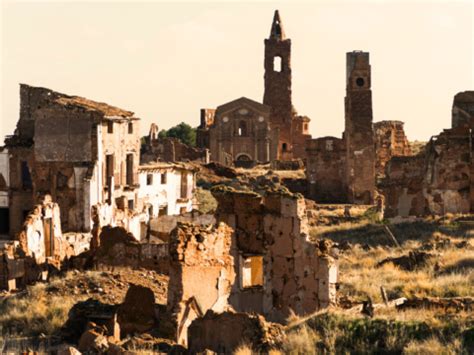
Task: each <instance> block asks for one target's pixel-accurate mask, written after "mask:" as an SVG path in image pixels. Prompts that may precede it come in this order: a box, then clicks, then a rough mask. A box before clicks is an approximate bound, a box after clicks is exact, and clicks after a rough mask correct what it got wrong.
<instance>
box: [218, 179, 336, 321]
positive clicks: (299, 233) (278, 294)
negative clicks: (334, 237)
mask: <svg viewBox="0 0 474 355" xmlns="http://www.w3.org/2000/svg"><path fill="white" fill-rule="evenodd" d="M213 195H214V197H215V198H216V199H217V201H218V203H219V206H218V208H217V214H216V218H217V221H221V222H224V223H226V224H228V225H229V226H230V227H232V229H233V230H234V234H235V240H236V245H235V248H233V249H232V255H233V256H234V259H235V260H236V262H235V273H236V275H237V279H236V282H235V283H234V285H233V288H232V295H231V297H230V304H231V305H232V306H233V307H234V308H235V309H236V310H237V311H240V312H257V313H260V314H263V315H265V317H266V318H267V319H270V320H274V321H279V322H283V321H284V320H285V319H286V318H287V317H288V315H289V314H290V312H291V311H294V312H295V313H296V314H298V315H305V314H309V313H312V312H315V311H317V310H319V309H322V308H324V307H327V306H328V305H329V304H331V303H334V302H335V296H336V295H335V292H336V283H337V262H336V260H334V259H333V258H332V257H330V256H328V255H326V254H322V253H321V252H320V250H319V249H318V247H317V246H316V245H315V244H312V243H310V242H309V241H308V240H307V237H308V224H307V219H306V207H305V201H304V198H303V197H302V196H300V195H295V194H292V193H289V192H288V191H285V190H278V191H268V192H267V194H266V195H265V196H262V195H259V194H257V193H253V192H247V191H235V190H233V189H231V188H226V187H219V188H215V189H214V190H213ZM259 262H260V264H259ZM254 263H255V264H254ZM249 266H250V267H251V270H250V273H251V274H252V280H251V283H250V284H248V283H247V284H246V282H247V281H246V277H247V276H246V274H248V272H249V270H248V267H249ZM254 272H255V275H256V276H258V275H259V277H260V278H261V279H260V280H258V278H259V277H256V278H255V280H256V281H255V280H254ZM290 310H291V311H290Z"/></svg>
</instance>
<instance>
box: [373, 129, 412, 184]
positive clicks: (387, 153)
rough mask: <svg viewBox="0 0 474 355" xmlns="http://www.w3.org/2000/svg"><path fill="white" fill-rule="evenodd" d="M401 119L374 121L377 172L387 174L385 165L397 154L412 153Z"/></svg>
mask: <svg viewBox="0 0 474 355" xmlns="http://www.w3.org/2000/svg"><path fill="white" fill-rule="evenodd" d="M403 125H404V123H403V122H401V121H381V122H376V123H374V140H375V154H376V157H375V173H376V175H377V176H384V175H385V165H386V164H387V162H388V161H389V160H390V159H391V158H392V157H396V156H409V155H411V149H410V144H409V143H408V139H407V137H406V135H405V131H404V129H403Z"/></svg>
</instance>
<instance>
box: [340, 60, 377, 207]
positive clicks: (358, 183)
mask: <svg viewBox="0 0 474 355" xmlns="http://www.w3.org/2000/svg"><path fill="white" fill-rule="evenodd" d="M346 60H347V73H346V97H345V131H344V138H345V140H346V161H347V170H346V179H347V188H348V191H347V194H348V200H349V202H350V203H357V204H372V203H373V200H374V191H375V145H374V133H373V128H372V91H371V77H370V63H369V53H367V52H362V51H353V52H349V53H347V57H346Z"/></svg>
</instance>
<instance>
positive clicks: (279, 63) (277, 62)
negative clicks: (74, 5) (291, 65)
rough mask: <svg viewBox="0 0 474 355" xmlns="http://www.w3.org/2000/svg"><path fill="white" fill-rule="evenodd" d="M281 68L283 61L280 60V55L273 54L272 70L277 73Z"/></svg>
mask: <svg viewBox="0 0 474 355" xmlns="http://www.w3.org/2000/svg"><path fill="white" fill-rule="evenodd" d="M282 69H283V63H282V61H281V57H280V56H275V57H273V71H276V72H277V73H281V71H282Z"/></svg>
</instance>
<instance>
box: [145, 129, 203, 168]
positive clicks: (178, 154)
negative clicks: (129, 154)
mask: <svg viewBox="0 0 474 355" xmlns="http://www.w3.org/2000/svg"><path fill="white" fill-rule="evenodd" d="M157 130H158V126H157V125H156V124H154V123H152V125H151V127H150V133H149V135H148V137H147V138H146V141H145V144H142V147H141V156H140V162H141V164H146V163H149V162H152V161H164V162H177V161H200V162H203V163H208V162H209V150H208V149H205V148H204V149H201V148H195V147H191V146H189V145H187V144H184V143H183V142H181V141H180V140H179V139H177V138H171V137H163V138H160V137H159V136H158V134H157V133H156V132H157Z"/></svg>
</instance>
